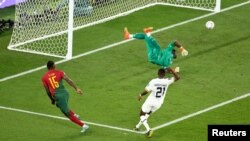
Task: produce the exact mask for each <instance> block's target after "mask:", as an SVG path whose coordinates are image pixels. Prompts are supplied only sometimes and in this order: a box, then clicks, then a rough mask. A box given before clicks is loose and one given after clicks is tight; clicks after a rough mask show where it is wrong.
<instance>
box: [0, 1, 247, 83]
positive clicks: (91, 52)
mask: <svg viewBox="0 0 250 141" xmlns="http://www.w3.org/2000/svg"><path fill="white" fill-rule="evenodd" d="M249 3H250V0H249V1H246V2H243V3H240V4H237V5H233V6H231V7H228V8H225V9H222V10H221V11H220V12H214V13H209V14H206V15H203V16H200V17H196V18H193V19H190V20H186V21H183V22H180V23H177V24H173V25H170V26H167V27H164V28H161V29H158V30H155V31H154V32H152V34H153V33H158V32H161V31H164V30H168V29H171V28H174V27H177V26H181V25H183V24H187V23H190V22H193V21H197V20H200V19H202V18H206V17H209V16H212V15H215V14H219V13H221V12H225V11H229V10H231V9H234V8H237V7H240V6H243V5H246V4H249ZM132 40H133V39H131V40H125V41H121V42H117V43H114V44H110V45H107V46H104V47H101V48H98V49H94V50H91V51H88V52H86V53H82V54H79V55H77V56H73V57H72V59H77V58H80V57H83V56H87V55H90V54H93V53H96V52H99V51H102V50H106V49H109V48H112V47H115V46H117V45H121V44H124V43H127V42H129V41H132ZM72 59H71V60H72ZM67 61H70V60H66V59H64V60H61V61H58V62H56V64H61V63H64V62H67ZM44 68H45V66H41V67H38V68H35V69H31V70H28V71H24V72H21V73H18V74H15V75H11V76H7V77H4V78H1V79H0V82H4V81H6V80H10V79H13V78H17V77H20V76H23V75H26V74H29V73H32V72H35V71H39V70H42V69H44Z"/></svg>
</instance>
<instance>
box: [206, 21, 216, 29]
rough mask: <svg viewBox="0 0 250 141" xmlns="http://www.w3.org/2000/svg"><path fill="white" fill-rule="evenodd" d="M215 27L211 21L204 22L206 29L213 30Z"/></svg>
mask: <svg viewBox="0 0 250 141" xmlns="http://www.w3.org/2000/svg"><path fill="white" fill-rule="evenodd" d="M214 26H215V24H214V22H213V21H207V22H206V28H207V29H213V28H214Z"/></svg>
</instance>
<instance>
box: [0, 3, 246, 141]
mask: <svg viewBox="0 0 250 141" xmlns="http://www.w3.org/2000/svg"><path fill="white" fill-rule="evenodd" d="M245 1H246V0H239V1H233V0H227V1H222V6H223V8H226V7H229V6H232V5H235V4H238V3H241V2H245ZM249 9H250V4H246V5H244V6H241V7H238V8H235V9H232V10H229V11H226V12H222V13H218V14H216V15H213V16H210V17H207V18H203V19H200V20H197V21H194V22H190V23H187V24H184V25H181V26H178V27H175V28H172V29H169V30H164V31H161V32H158V33H155V34H153V36H154V37H155V38H156V39H157V41H158V42H159V44H160V45H161V46H162V47H165V46H166V45H167V44H168V43H169V42H170V41H172V40H174V39H177V40H179V41H180V42H181V43H182V44H183V46H184V47H185V48H186V49H187V50H188V51H189V56H187V57H182V56H181V55H180V54H179V55H178V58H177V60H175V62H174V63H173V65H172V66H179V67H180V71H181V72H180V76H181V80H179V81H178V82H177V83H175V84H173V85H172V86H170V87H169V90H168V93H167V96H166V99H165V103H164V104H163V106H162V107H161V109H160V110H158V111H157V112H156V113H154V114H153V115H151V117H150V118H149V121H148V122H149V125H150V126H151V127H156V126H159V125H161V124H163V123H166V122H169V121H173V120H175V119H178V118H180V117H183V116H186V115H189V114H192V113H194V112H197V111H200V110H202V109H205V108H207V107H210V106H213V105H216V104H218V103H221V102H224V101H227V100H230V99H233V98H235V97H238V96H241V95H244V94H246V93H249V80H250V79H249V74H248V73H249V71H248V70H249V68H250V63H249V62H250V57H249V55H250V49H249V47H248V46H249V44H250V30H248V29H249V25H250V20H249V18H248V15H247V14H246V13H249V11H250V10H249ZM207 13H208V12H205V11H198V10H191V9H183V8H175V7H166V6H156V7H152V8H148V9H145V10H142V11H138V12H136V13H133V14H131V15H129V16H126V17H121V18H119V19H116V20H113V21H110V22H107V23H104V24H99V25H96V26H93V27H89V28H85V29H82V30H78V31H76V32H75V33H74V55H79V54H81V53H84V52H87V51H90V50H93V49H97V48H101V47H103V46H105V45H109V44H112V43H115V42H119V41H122V40H123V27H125V26H126V27H128V29H129V30H130V32H132V33H135V32H142V29H143V28H144V27H146V26H153V27H154V28H155V29H156V30H157V29H161V28H163V27H166V26H169V25H172V24H176V23H179V22H182V21H185V20H189V19H192V18H195V17H199V16H202V15H204V14H207ZM13 14H14V8H6V9H1V10H0V17H3V18H5V17H6V18H7V17H8V18H9V17H12V16H13ZM144 15H150V16H147V17H146V18H145V16H144ZM134 19H136V20H134ZM208 20H213V21H214V22H215V28H214V29H213V30H207V29H205V25H204V24H205V22H206V21H208ZM10 37H11V31H6V32H5V33H2V34H1V35H0V60H1V61H0V62H1V65H0V70H1V71H0V78H4V77H7V76H10V75H14V74H17V73H20V72H23V71H26V70H29V69H33V68H36V67H40V66H42V65H45V63H46V62H47V60H49V59H53V60H55V61H57V60H59V59H58V58H53V57H47V56H40V55H32V54H28V53H20V52H15V51H9V50H7V45H8V43H9V40H10ZM57 68H58V69H62V70H64V71H65V72H66V73H67V74H68V75H69V76H70V77H71V78H72V79H73V80H74V81H75V82H76V84H77V85H78V86H79V87H80V88H82V89H83V91H84V95H83V96H79V95H77V94H75V92H74V91H73V89H72V88H70V87H69V86H68V85H67V84H65V86H66V87H67V88H68V90H69V92H70V93H71V95H70V101H69V103H70V107H71V108H72V109H73V110H74V111H75V112H76V113H78V114H80V115H81V117H82V119H83V120H86V121H89V122H94V123H99V124H106V125H110V126H115V127H120V128H126V129H132V128H133V127H134V126H135V124H137V122H138V120H139V117H138V114H139V110H140V107H141V105H142V103H143V101H142V102H138V101H137V100H136V98H137V94H138V93H139V92H141V91H142V90H143V89H144V87H145V86H146V85H147V83H148V82H149V80H151V79H152V78H154V77H156V71H157V69H158V68H159V67H158V66H155V65H153V64H150V63H148V62H147V58H146V48H145V43H144V41H138V40H134V41H131V42H128V43H125V44H122V45H119V46H115V47H113V48H110V49H107V50H103V51H100V52H97V53H94V54H91V55H87V56H84V57H80V58H77V59H74V60H71V61H68V62H65V63H62V64H58V65H57ZM45 71H46V69H42V70H39V71H36V72H33V73H31V74H27V75H24V76H21V77H18V78H14V79H10V80H7V81H4V82H0V106H6V107H13V108H18V109H24V110H28V111H33V112H39V113H45V114H49V115H55V116H61V117H63V115H62V113H61V112H60V111H59V110H58V109H57V108H55V107H53V106H52V105H51V104H50V101H49V99H48V97H47V96H46V94H45V91H44V90H43V88H42V85H41V82H40V78H41V76H42V75H43V73H44V72H45ZM145 98H146V97H144V100H145ZM249 103H250V98H249V97H248V98H245V99H242V100H239V101H237V102H233V103H231V104H228V105H225V106H223V107H220V108H218V109H214V110H212V111H209V112H206V113H203V114H201V115H198V116H195V117H192V118H189V119H187V120H184V121H181V122H178V123H176V124H173V125H170V126H167V127H164V128H161V129H159V130H156V131H155V133H154V135H153V137H152V138H151V139H147V138H146V137H145V136H144V135H141V134H136V133H130V132H126V131H119V130H114V129H109V128H104V127H98V126H94V125H90V129H89V131H88V132H87V133H86V134H80V128H79V127H77V126H76V125H74V124H73V123H71V122H68V121H64V120H58V119H53V118H47V117H41V116H35V115H30V114H25V113H19V112H14V111H8V110H4V109H0V112H1V118H0V125H1V127H2V130H1V132H0V139H1V140H13V141H16V140H27V141H29V140H34V139H36V140H75V141H78V140H91V141H99V140H100V141H110V140H112V141H113V140H114V141H127V140H156V141H165V140H171V141H190V140H193V141H205V140H207V125H209V124H249V123H250V120H249V119H250V114H249V112H248V111H249Z"/></svg>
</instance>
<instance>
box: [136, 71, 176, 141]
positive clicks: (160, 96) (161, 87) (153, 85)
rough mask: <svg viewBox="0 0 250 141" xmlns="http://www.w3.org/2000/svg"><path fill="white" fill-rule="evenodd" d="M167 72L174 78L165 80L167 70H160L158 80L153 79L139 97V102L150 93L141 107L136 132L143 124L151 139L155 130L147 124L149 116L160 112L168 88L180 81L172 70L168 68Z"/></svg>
mask: <svg viewBox="0 0 250 141" xmlns="http://www.w3.org/2000/svg"><path fill="white" fill-rule="evenodd" d="M167 72H169V73H171V74H173V76H174V77H171V78H164V77H165V75H166V70H165V69H159V70H158V78H155V79H152V80H151V81H150V82H149V83H148V85H147V86H146V87H145V89H144V91H143V92H142V93H140V94H139V96H138V100H139V101H140V100H141V99H142V96H144V95H146V94H148V93H150V94H149V96H148V98H147V99H146V101H145V102H144V104H143V105H142V107H141V112H140V121H139V123H138V124H137V125H136V127H135V130H139V128H140V126H141V125H142V124H143V125H144V126H145V128H146V129H147V136H148V137H151V136H152V134H153V130H151V129H150V127H149V125H148V123H147V119H148V117H149V115H150V114H151V113H153V112H155V111H156V110H158V109H159V108H160V107H161V105H162V104H163V102H164V98H165V96H166V92H167V89H168V86H169V85H171V84H172V83H173V82H175V81H177V80H179V79H180V77H179V75H178V74H177V73H176V72H175V71H173V70H172V69H171V68H168V69H167Z"/></svg>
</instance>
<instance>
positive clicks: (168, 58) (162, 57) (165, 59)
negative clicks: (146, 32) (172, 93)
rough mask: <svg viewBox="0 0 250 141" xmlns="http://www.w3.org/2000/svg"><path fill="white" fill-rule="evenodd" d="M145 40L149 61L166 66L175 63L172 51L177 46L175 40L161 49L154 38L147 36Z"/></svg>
mask: <svg viewBox="0 0 250 141" xmlns="http://www.w3.org/2000/svg"><path fill="white" fill-rule="evenodd" d="M145 40H146V45H147V52H148V61H149V62H151V63H153V64H156V65H159V66H162V67H164V68H166V67H169V66H170V65H171V64H172V63H173V53H172V51H173V49H174V47H175V45H174V42H171V43H169V44H168V46H167V47H166V48H165V49H161V48H160V46H159V45H158V43H157V42H156V40H155V39H154V38H152V37H146V38H145Z"/></svg>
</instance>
